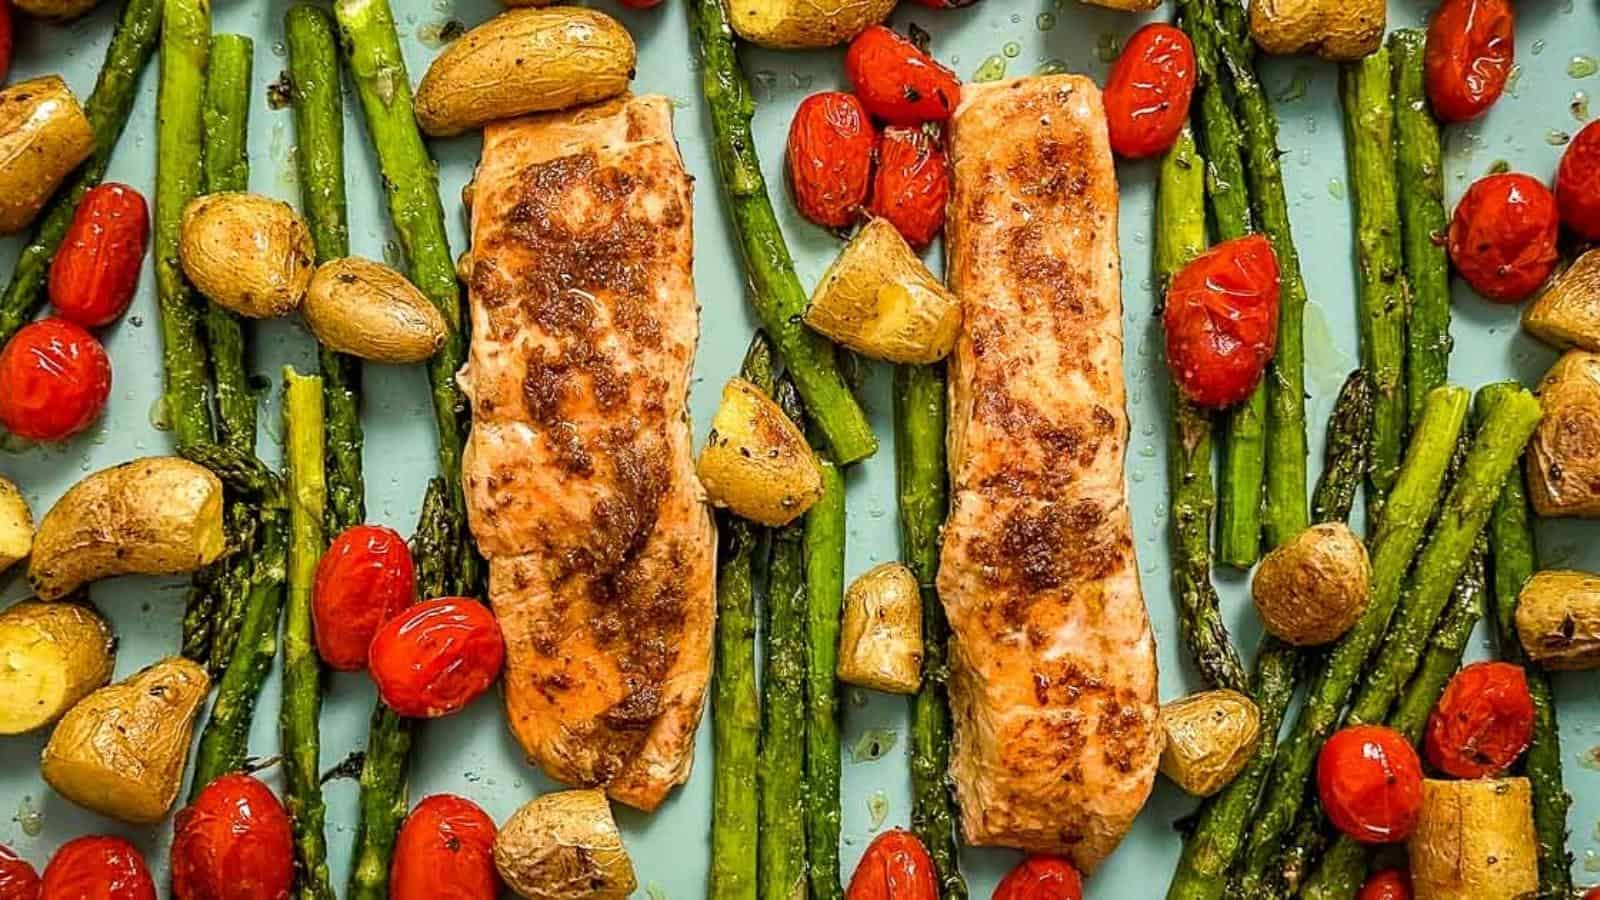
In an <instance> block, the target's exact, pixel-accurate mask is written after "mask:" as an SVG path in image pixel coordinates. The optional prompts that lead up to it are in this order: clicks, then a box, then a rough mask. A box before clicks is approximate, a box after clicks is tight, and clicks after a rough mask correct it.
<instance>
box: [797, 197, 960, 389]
mask: <svg viewBox="0 0 1600 900" xmlns="http://www.w3.org/2000/svg"><path fill="white" fill-rule="evenodd" d="M805 320H806V324H807V325H809V326H811V327H812V328H813V329H815V330H817V331H820V332H821V333H823V334H825V335H827V336H828V337H830V338H832V339H833V340H835V341H838V342H839V343H841V344H844V345H845V346H847V347H849V348H851V349H852V350H855V351H857V352H859V353H862V354H864V355H866V356H870V357H873V358H874V359H884V360H888V361H889V362H898V363H931V362H937V361H939V360H941V359H944V358H945V357H946V356H948V355H949V354H950V350H951V348H953V347H954V346H955V344H956V334H957V333H958V332H959V331H960V330H961V303H960V301H958V300H957V299H956V297H955V295H954V294H952V293H950V292H949V291H948V290H946V289H945V286H944V285H942V284H940V283H939V279H937V278H935V277H933V273H932V272H929V271H928V267H927V266H925V265H923V264H922V260H921V259H920V258H918V257H917V254H916V253H915V252H913V251H912V249H911V246H910V245H909V244H907V243H906V240H905V238H903V237H901V236H900V231H899V230H898V229H896V228H895V227H894V225H892V224H891V223H890V222H889V220H887V219H878V218H875V219H873V220H872V221H870V222H868V223H867V224H866V226H865V227H863V228H862V229H861V231H859V232H857V234H856V236H855V237H854V238H851V239H850V243H848V244H846V245H845V248H844V249H843V250H842V251H840V252H839V257H838V258H837V259H835V260H834V261H833V265H831V266H829V267H828V271H826V272H824V273H823V275H822V280H821V281H819V282H817V289H816V291H815V292H814V293H813V294H812V295H811V305H810V306H809V307H807V308H806V316H805Z"/></svg>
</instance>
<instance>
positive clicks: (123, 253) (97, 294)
mask: <svg viewBox="0 0 1600 900" xmlns="http://www.w3.org/2000/svg"><path fill="white" fill-rule="evenodd" d="M149 233H150V211H149V209H147V208H146V207H145V203H144V198H143V197H141V196H140V195H139V192H138V191H136V190H134V189H133V188H131V187H128V186H127V185H125V184H115V183H113V182H106V183H105V184H101V185H96V186H95V187H94V188H92V189H90V191H89V192H88V193H87V194H84V195H83V202H82V203H80V204H78V211H77V213H76V214H74V215H73V217H72V225H70V226H69V227H68V228H67V234H66V237H65V238H64V239H63V240H62V242H61V249H60V250H58V251H56V257H55V259H54V260H52V261H51V263H50V302H51V303H53V304H55V307H56V312H57V313H58V314H59V315H60V316H61V317H62V318H63V319H69V320H71V321H73V322H77V323H78V324H79V325H82V326H83V327H85V328H99V327H100V326H102V325H109V324H111V323H112V322H115V321H116V320H117V317H118V316H121V315H122V313H123V311H124V310H126V309H127V308H128V304H129V303H131V302H133V294H134V291H135V290H137V289H138V287H139V267H140V266H141V265H143V264H144V248H145V242H146V241H147V240H148V238H149Z"/></svg>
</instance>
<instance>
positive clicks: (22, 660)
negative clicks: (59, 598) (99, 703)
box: [0, 600, 115, 734]
mask: <svg viewBox="0 0 1600 900" xmlns="http://www.w3.org/2000/svg"><path fill="white" fill-rule="evenodd" d="M114 650H115V642H114V641H113V640H112V639H111V626H109V625H107V624H106V621H105V620H104V619H102V618H100V616H99V615H97V614H96V613H95V611H94V610H93V609H91V608H90V607H89V606H87V605H85V604H81V603H42V602H40V601H38V600H24V601H22V602H21V603H17V604H14V605H12V606H10V607H8V608H7V609H6V610H5V611H4V612H0V659H3V660H5V665H4V666H0V734H22V733H23V732H25V731H32V730H34V729H35V728H41V727H43V726H45V725H48V724H50V723H51V722H54V721H55V720H56V719H59V718H60V717H61V716H62V714H63V713H65V712H66V711H67V710H68V709H69V708H70V707H71V706H72V705H73V704H74V703H77V702H78V701H79V700H82V699H83V698H84V697H85V696H86V695H87V694H88V693H89V692H90V691H93V690H94V689H95V688H98V687H100V686H101V685H104V684H105V683H106V682H107V681H110V680H111V668H112V664H113V663H114V661H115V658H114V656H113V653H114Z"/></svg>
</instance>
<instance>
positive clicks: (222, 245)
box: [178, 191, 315, 319]
mask: <svg viewBox="0 0 1600 900" xmlns="http://www.w3.org/2000/svg"><path fill="white" fill-rule="evenodd" d="M178 259H179V261H180V262H182V263H183V274H184V275H186V276H188V278H189V280H190V281H191V282H193V283H194V286H195V288H196V289H197V290H199V291H200V293H202V294H205V295H206V296H207V297H208V298H210V299H211V300H212V301H213V302H215V303H216V304H217V305H219V306H224V307H226V308H228V309H231V310H233V311H234V312H236V313H238V314H239V315H241V316H248V317H250V318H252V319H269V318H273V317H275V316H284V315H288V314H289V313H291V312H293V311H294V309H295V307H297V306H299V305H300V301H301V299H303V298H304V297H305V295H306V288H307V287H308V286H309V285H310V283H311V272H312V267H313V260H314V259H315V250H314V248H313V247H312V245H311V230H310V229H309V228H307V227H306V223H305V220H303V219H301V218H300V215H299V213H296V212H295V211H294V208H293V207H291V206H290V205H289V204H287V203H284V202H282V201H280V200H273V199H272V198H270V197H263V196H261V195H259V194H247V193H243V192H240V191H222V192H219V193H215V194H206V195H204V196H201V197H196V198H194V199H193V200H190V201H189V203H188V205H187V206H185V207H184V208H183V223H182V225H181V226H180V231H179V235H178Z"/></svg>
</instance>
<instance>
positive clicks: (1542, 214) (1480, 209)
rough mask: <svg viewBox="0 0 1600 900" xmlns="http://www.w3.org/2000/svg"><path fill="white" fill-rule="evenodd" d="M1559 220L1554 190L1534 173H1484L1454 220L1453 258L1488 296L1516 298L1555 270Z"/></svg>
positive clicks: (1470, 281) (1503, 300) (1464, 275)
mask: <svg viewBox="0 0 1600 900" xmlns="http://www.w3.org/2000/svg"><path fill="white" fill-rule="evenodd" d="M1556 220H1557V215H1556V198H1555V195H1553V194H1551V193H1550V189H1549V188H1547V187H1545V186H1544V185H1543V184H1541V183H1540V182H1539V180H1538V179H1536V178H1534V177H1533V176H1531V175H1522V174H1520V173H1516V172H1507V173H1502V174H1499V175H1489V176H1487V177H1484V178H1480V179H1478V180H1477V181H1474V182H1473V183H1472V186H1471V187H1469V188H1467V193H1466V194H1465V195H1464V196H1462V198H1461V202H1460V203H1458V204H1456V211H1455V215H1454V216H1452V217H1451V219H1450V239H1449V250H1450V262H1451V263H1453V264H1454V265H1455V267H1456V271H1457V272H1460V273H1461V277H1462V278H1465V279H1466V280H1467V283H1468V284H1470V285H1472V287H1473V289H1474V290H1476V291H1477V292H1478V293H1480V294H1482V295H1483V296H1484V297H1487V298H1488V299H1490V300H1494V301H1497V302H1500V303H1516V302H1518V301H1520V300H1523V299H1525V298H1526V297H1528V296H1529V295H1530V294H1532V293H1533V292H1534V291H1536V290H1538V289H1539V286H1540V285H1542V284H1544V283H1545V280H1546V279H1548V278H1549V277H1550V273H1551V272H1554V271H1555V268H1556V260H1557V253H1556V236H1557V232H1558V230H1559V226H1558V223H1557V221H1556Z"/></svg>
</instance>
